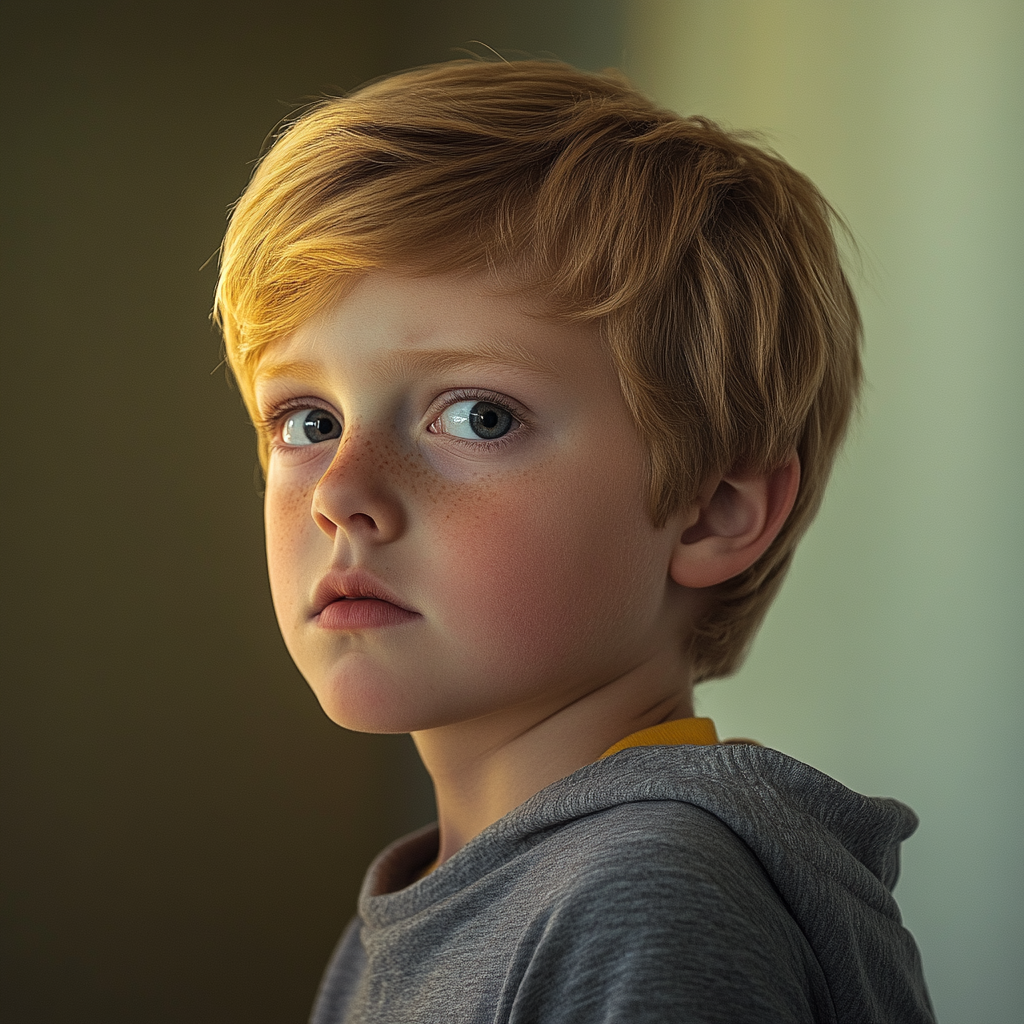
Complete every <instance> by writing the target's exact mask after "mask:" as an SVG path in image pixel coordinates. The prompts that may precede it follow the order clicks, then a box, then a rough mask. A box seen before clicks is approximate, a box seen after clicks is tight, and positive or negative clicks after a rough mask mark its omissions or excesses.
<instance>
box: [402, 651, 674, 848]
mask: <svg viewBox="0 0 1024 1024" xmlns="http://www.w3.org/2000/svg"><path fill="white" fill-rule="evenodd" d="M692 692H693V691H692V682H691V675H690V672H689V666H688V665H687V666H682V665H679V664H678V663H676V664H675V665H666V664H657V663H656V662H654V661H651V662H647V663H644V664H642V665H640V666H638V667H637V668H635V669H633V670H632V671H630V672H627V673H626V674H624V675H622V676H619V677H618V678H616V679H613V680H611V681H610V682H608V683H605V684H604V685H603V686H601V687H599V688H597V689H594V690H592V691H589V692H587V693H585V694H584V695H582V696H580V697H579V698H577V699H576V700H573V701H571V702H570V703H567V704H565V705H563V706H560V707H554V708H552V707H551V706H550V705H546V704H544V703H543V702H542V701H538V702H536V703H532V704H529V705H524V706H520V707H517V708H514V709H510V710H505V711H502V712H501V713H498V714H494V715H488V716H485V717H483V718H478V719H473V720H472V721H468V722H458V723H455V724H453V725H446V726H442V727H440V728H436V729H428V730H425V731H423V732H416V733H413V740H414V741H415V743H416V748H417V750H418V751H419V754H420V757H421V758H422V760H423V763H424V765H425V766H426V769H427V771H428V772H429V774H430V777H431V779H432V780H433V783H434V792H435V796H436V800H437V814H438V826H439V829H440V848H439V851H438V859H437V863H438V864H440V863H443V862H444V861H445V860H447V859H448V858H449V857H451V856H452V855H453V854H455V853H457V852H458V851H459V850H460V849H462V847H463V846H465V845H466V843H468V842H469V841H470V839H472V838H473V837H474V836H476V835H478V834H479V833H480V832H482V831H483V830H484V829H485V828H487V826H488V825H491V824H493V823H494V822H496V821H498V820H499V819H500V818H503V817H504V816H505V815H506V814H508V812H509V811H511V810H513V809H514V808H516V807H518V806H519V805H520V804H521V803H523V802H524V801H525V800H528V799H529V798H530V797H531V796H533V795H534V793H539V792H540V791H541V790H542V789H544V788H545V787H547V786H549V785H551V784H552V783H553V782H557V781H558V780H559V779H562V778H564V777H565V776H566V775H571V774H572V773H573V772H574V771H576V770H577V769H579V768H582V767H583V766H584V765H587V764H591V763H592V762H593V761H596V760H597V759H598V758H599V757H600V756H601V754H602V753H604V751H605V750H607V749H608V748H609V747H610V746H612V745H613V744H615V743H617V742H618V741H619V740H620V739H622V738H623V737H624V736H628V735H629V734H630V733H633V732H637V731H638V730H640V729H646V728H649V727H650V726H652V725H658V724H659V723H661V722H669V721H673V720H675V719H678V718H687V717H690V716H692V715H693V696H692Z"/></svg>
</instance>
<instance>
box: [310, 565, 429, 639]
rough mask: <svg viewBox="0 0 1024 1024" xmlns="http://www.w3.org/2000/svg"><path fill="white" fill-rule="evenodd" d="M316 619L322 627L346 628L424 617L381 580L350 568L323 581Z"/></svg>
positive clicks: (316, 602)
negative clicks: (409, 606)
mask: <svg viewBox="0 0 1024 1024" xmlns="http://www.w3.org/2000/svg"><path fill="white" fill-rule="evenodd" d="M312 618H313V621H314V622H315V623H316V624H317V625H318V626H320V627H321V628H322V629H328V630H332V631H345V630H354V629H372V628H379V627H382V626H396V625H400V624H401V623H405V622H413V621H415V620H416V619H419V618H421V616H420V615H419V614H418V613H417V612H415V611H413V610H412V609H411V608H407V607H406V606H405V605H404V604H403V603H402V601H401V600H400V599H399V598H398V597H396V596H395V595H394V594H392V593H391V591H390V590H388V588H387V587H385V586H384V585H383V584H382V583H381V582H380V581H379V580H376V579H374V578H373V577H371V576H370V575H368V574H367V573H365V572H363V571H361V570H349V571H347V572H330V573H328V574H327V576H325V577H324V579H323V580H321V581H320V583H319V585H318V586H317V588H316V592H315V594H314V597H313V615H312Z"/></svg>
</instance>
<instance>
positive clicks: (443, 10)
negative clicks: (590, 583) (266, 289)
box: [2, 0, 620, 1024]
mask: <svg viewBox="0 0 1024 1024" xmlns="http://www.w3.org/2000/svg"><path fill="white" fill-rule="evenodd" d="M619 21H620V19H619V15H618V5H617V4H616V3H611V2H599V3H582V2H577V3H567V2H545V3H539V2H529V3H523V2H519V3H511V2H508V3H488V4H482V3H481V4H479V5H478V4H474V3H461V4H447V5H445V4H440V5H439V4H427V3H408V4H401V3H396V2H390V3H388V2H380V0H377V2H370V0H360V2H348V3H330V4H328V3H321V4H314V3H301V2H299V3H297V4H291V5H287V6H282V5H270V4H260V3H256V4H253V3H246V4H241V3H235V4H232V3H214V4H204V5H198V4H193V5H187V4H174V5H171V4H156V5H144V6H139V5H129V4H126V3H124V4H114V3H106V4H104V3H99V4H91V5H85V6H84V7H81V6H78V5H72V4H65V5H60V4H46V3H40V4H35V5H25V6H23V7H21V8H20V9H19V11H18V13H17V15H16V17H14V18H9V19H8V31H7V50H8V53H7V56H6V57H5V58H4V61H3V65H4V71H3V73H4V78H5V93H4V94H5V95H6V96H7V97H8V103H9V105H10V106H11V107H13V108H14V109H12V110H11V112H10V117H9V120H8V143H9V151H8V154H9V157H8V159H9V162H10V168H9V171H8V174H9V179H8V185H7V188H6V189H5V190H4V203H5V206H4V218H5V226H4V234H5V239H6V243H7V244H6V246H5V257H4V258H5V272H4V274H3V279H2V286H3V289H4V310H5V313H6V327H7V330H6V332H5V343H4V344H5V349H4V359H5V364H6V366H7V368H8V372H9V374H10V377H9V379H10V380H12V381H16V382H17V387H16V388H12V389H10V391H11V392H13V393H12V394H10V395H9V396H8V400H9V401H10V402H11V403H13V406H14V408H13V410H11V409H9V410H8V414H7V419H8V424H9V425H11V426H9V429H13V433H14V442H13V443H9V444H8V445H6V446H5V451H4V457H5V459H6V460H7V465H6V467H5V480H6V481H7V482H8V496H9V497H10V498H11V499H12V500H11V501H9V503H8V506H9V507H8V508H7V510H6V513H5V515H6V517H7V519H6V523H5V530H4V537H5V539H6V541H7V546H8V550H7V552H6V554H5V558H4V565H5V569H6V571H7V574H8V580H9V585H8V587H7V588H6V593H5V598H4V599H5V602H6V608H5V613H6V616H5V622H6V624H7V637H8V643H7V644H5V645H4V646H5V649H4V658H5V661H6V664H5V672H4V679H5V695H4V706H5V716H4V730H5V737H4V743H3V756H4V759H5V761H6V769H5V771H4V780H5V783H4V785H5V802H6V804H5V814H6V821H7V832H8V836H9V839H8V842H7V844H6V847H5V852H4V858H5V860H4V872H3V877H4V881H5V886H6V889H7V892H6V896H5V900H6V908H7V909H6V911H5V914H4V948H3V955H2V969H3V971H4V974H5V976H6V978H5V981H4V985H3V997H2V998H3V1010H4V1013H5V1015H6V1018H7V1019H11V1020H17V1021H19V1024H31V1022H34V1021H38V1022H47V1024H49V1022H51V1021H54V1020H64V1019H68V1020H70V1019H74V1020H76V1021H83V1022H85V1021H92V1020H96V1021H103V1022H104V1024H115V1022H117V1021H126V1022H127V1021H131V1022H135V1021H140V1020H145V1021H147V1022H150V1024H159V1022H162V1021H167V1022H171V1021H175V1022H179V1021H183V1020H188V1021H190V1022H192V1024H201V1022H204V1021H210V1022H217V1024H222V1022H224V1021H232V1020H245V1021H249V1022H259V1021H273V1022H279V1021H283V1020H297V1019H304V1016H305V1014H306V1013H307V1012H308V1009H309V1006H310V1003H311V1001H312V994H313V990H314V988H315V985H316V982H317V979H318V977H319V974H320V971H321V969H322V967H323V965H324V963H325V962H326V958H327V955H328V953H329V950H330V948H331V946H332V944H333V943H334V941H335V939H336V938H337V935H338V934H339V932H340V930H341V927H342V926H343V924H344V923H345V921H346V919H347V918H348V916H349V915H350V914H351V912H352V910H353V906H354V899H355V894H356V891H357V887H358V884H359V881H360V878H361V875H362V872H363V870H364V868H365V866H366V864H367V862H368V861H369V859H370V858H371V856H372V855H373V854H374V853H376V852H377V850H378V849H379V848H380V847H381V846H382V845H384V843H386V842H387V841H389V840H390V839H392V838H394V837H395V836H397V835H399V834H401V833H402V832H404V831H407V830H408V829H410V828H412V827H414V826H415V825H418V824H420V823H421V822H423V821H425V820H427V819H428V818H429V817H431V816H432V807H431V800H430V795H429V788H428V786H427V782H426V779H425V778H424V776H423V774H422V770H421V769H420V768H419V765H418V762H417V761H416V759H415V757H414V754H413V752H412V748H411V744H410V743H409V741H408V739H407V738H406V737H378V736H360V735H355V734H350V733H344V732H342V731H341V730H338V729H337V728H336V727H334V726H333V725H331V723H329V722H328V721H327V720H326V718H325V717H324V716H323V715H322V713H321V712H320V710H319V708H318V707H317V705H316V702H315V700H314V699H313V697H312V696H311V694H310V693H309V692H308V689H307V687H306V686H305V683H304V682H303V681H302V679H301V678H300V677H299V676H298V674H297V672H296V671H295V669H294V668H293V667H292V665H291V663H290V660H289V659H288V656H287V653H286V652H285V651H284V649H283V645H282V643H281V641H280V639H279V636H278V633H277V628H276V624H275V622H274V618H273V613H272V610H271V607H270V602H269V595H268V590H267V586H266V582H265V569H264V565H263V560H262V527H261V505H260V499H259V495H258V492H257V488H256V487H254V467H255V455H254V449H253V442H252V435H251V431H250V428H249V426H248V424H247V422H246V419H245V415H244V412H243V410H242V408H241V404H240V402H239V401H238V398H237V396H236V395H235V394H234V393H233V392H232V391H231V390H230V389H229V388H228V387H227V386H226V385H225V378H224V373H223V371H222V370H221V369H218V362H219V358H220V357H219V342H218V339H217V338H216V336H215V335H214V333H213V332H212V330H211V328H210V324H209V322H208V312H209V307H210V303H211V299H212V292H213V285H214V279H215V261H214V260H211V259H210V257H211V254H213V253H215V251H216V248H217V245H218V243H219V240H220V236H221V233H222V231H223V227H224V221H225V211H226V208H227V207H228V205H229V204H230V203H231V202H232V201H233V200H234V199H235V197H236V196H237V195H238V194H239V192H240V191H241V190H242V188H243V187H244V184H245V182H246V179H247V177H248V175H249V173H250V170H251V167H252V162H253V160H254V158H255V157H256V156H257V155H258V153H259V151H260V149H261V146H262V144H263V142H264V139H265V138H266V136H267V134H268V132H270V130H271V129H272V128H273V126H274V125H275V124H276V123H277V122H278V121H279V120H280V119H281V118H282V117H283V116H285V115H287V114H288V113H289V112H290V111H291V110H292V109H294V105H295V104H296V103H298V102H301V101H303V100H307V99H309V98H311V97H315V96H317V95H319V94H321V93H322V92H325V91H327V92H331V91H334V92H337V91H343V90H345V89H348V88H351V87H353V86H355V85H357V84H358V83H359V82H361V81H364V80H366V79H368V78H372V77H375V76H377V75H380V74H383V73H386V72H389V71H393V70H398V69H400V68H403V67H407V66H411V65H415V64H420V63H426V62H429V61H433V60H439V59H448V58H449V57H451V56H454V55H455V53H454V52H453V48H457V47H459V46H463V45H466V44H469V43H470V42H471V41H472V40H476V39H478V40H483V41H485V42H486V43H489V44H490V45H491V46H494V47H496V48H498V49H503V50H509V51H515V50H520V51H527V52H530V53H534V54H538V55H541V54H544V53H545V52H553V53H555V54H558V55H560V56H562V57H565V58H567V59H569V60H571V61H574V62H577V63H580V64H581V65H583V66H590V67H601V66H605V65H609V64H614V63H617V62H618V60H619V50H620V42H619ZM477 49H478V50H479V51H480V52H484V50H483V49H482V48H479V47H478V48H477Z"/></svg>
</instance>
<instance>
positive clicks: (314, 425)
mask: <svg viewBox="0 0 1024 1024" xmlns="http://www.w3.org/2000/svg"><path fill="white" fill-rule="evenodd" d="M302 426H303V428H304V429H305V431H306V437H308V438H309V440H310V441H324V440H326V439H328V438H332V437H337V436H338V434H339V433H340V431H339V430H338V425H337V423H335V421H334V417H333V416H327V415H325V414H324V413H323V412H313V413H310V414H309V415H308V416H307V417H306V422H305V423H303V424H302Z"/></svg>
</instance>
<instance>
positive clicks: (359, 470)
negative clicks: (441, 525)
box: [310, 424, 405, 544]
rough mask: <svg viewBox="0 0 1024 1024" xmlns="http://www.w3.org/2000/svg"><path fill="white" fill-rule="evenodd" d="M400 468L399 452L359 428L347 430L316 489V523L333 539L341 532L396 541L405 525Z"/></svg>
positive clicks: (353, 535) (351, 427) (313, 511)
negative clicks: (397, 484) (397, 478)
mask: <svg viewBox="0 0 1024 1024" xmlns="http://www.w3.org/2000/svg"><path fill="white" fill-rule="evenodd" d="M397 464H398V454H397V452H396V451H395V450H394V449H393V448H391V447H390V446H389V445H388V444H387V443H386V442H384V441H383V440H382V439H381V438H379V437H376V438H375V437H372V436H370V435H369V434H368V433H367V432H366V431H363V430H361V429H360V428H359V427H358V426H357V425H354V424H353V425H350V426H348V427H346V430H345V433H344V434H343V436H342V438H341V440H340V441H339V442H338V449H337V451H336V452H335V453H334V458H333V459H332V460H331V464H330V465H329V466H328V467H327V469H326V470H325V472H324V474H323V476H321V477H320V479H319V480H318V481H317V484H316V487H315V488H314V489H313V500H312V503H311V509H310V510H311V512H312V515H313V521H314V522H315V523H316V525H317V526H318V527H319V528H320V529H321V530H322V531H323V532H324V533H325V534H326V535H327V536H328V537H330V538H331V539H332V540H334V539H335V538H336V537H337V534H338V531H339V530H341V531H342V532H343V533H345V534H347V535H349V536H350V537H359V538H360V539H362V540H364V541H369V542H371V543H378V544H382V543H387V542H388V541H392V540H395V539H396V538H397V537H398V536H400V535H401V533H402V531H403V529H404V527H405V515H404V511H403V508H402V504H401V501H400V499H399V495H398V492H397V488H396V487H395V469H396V467H397Z"/></svg>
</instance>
